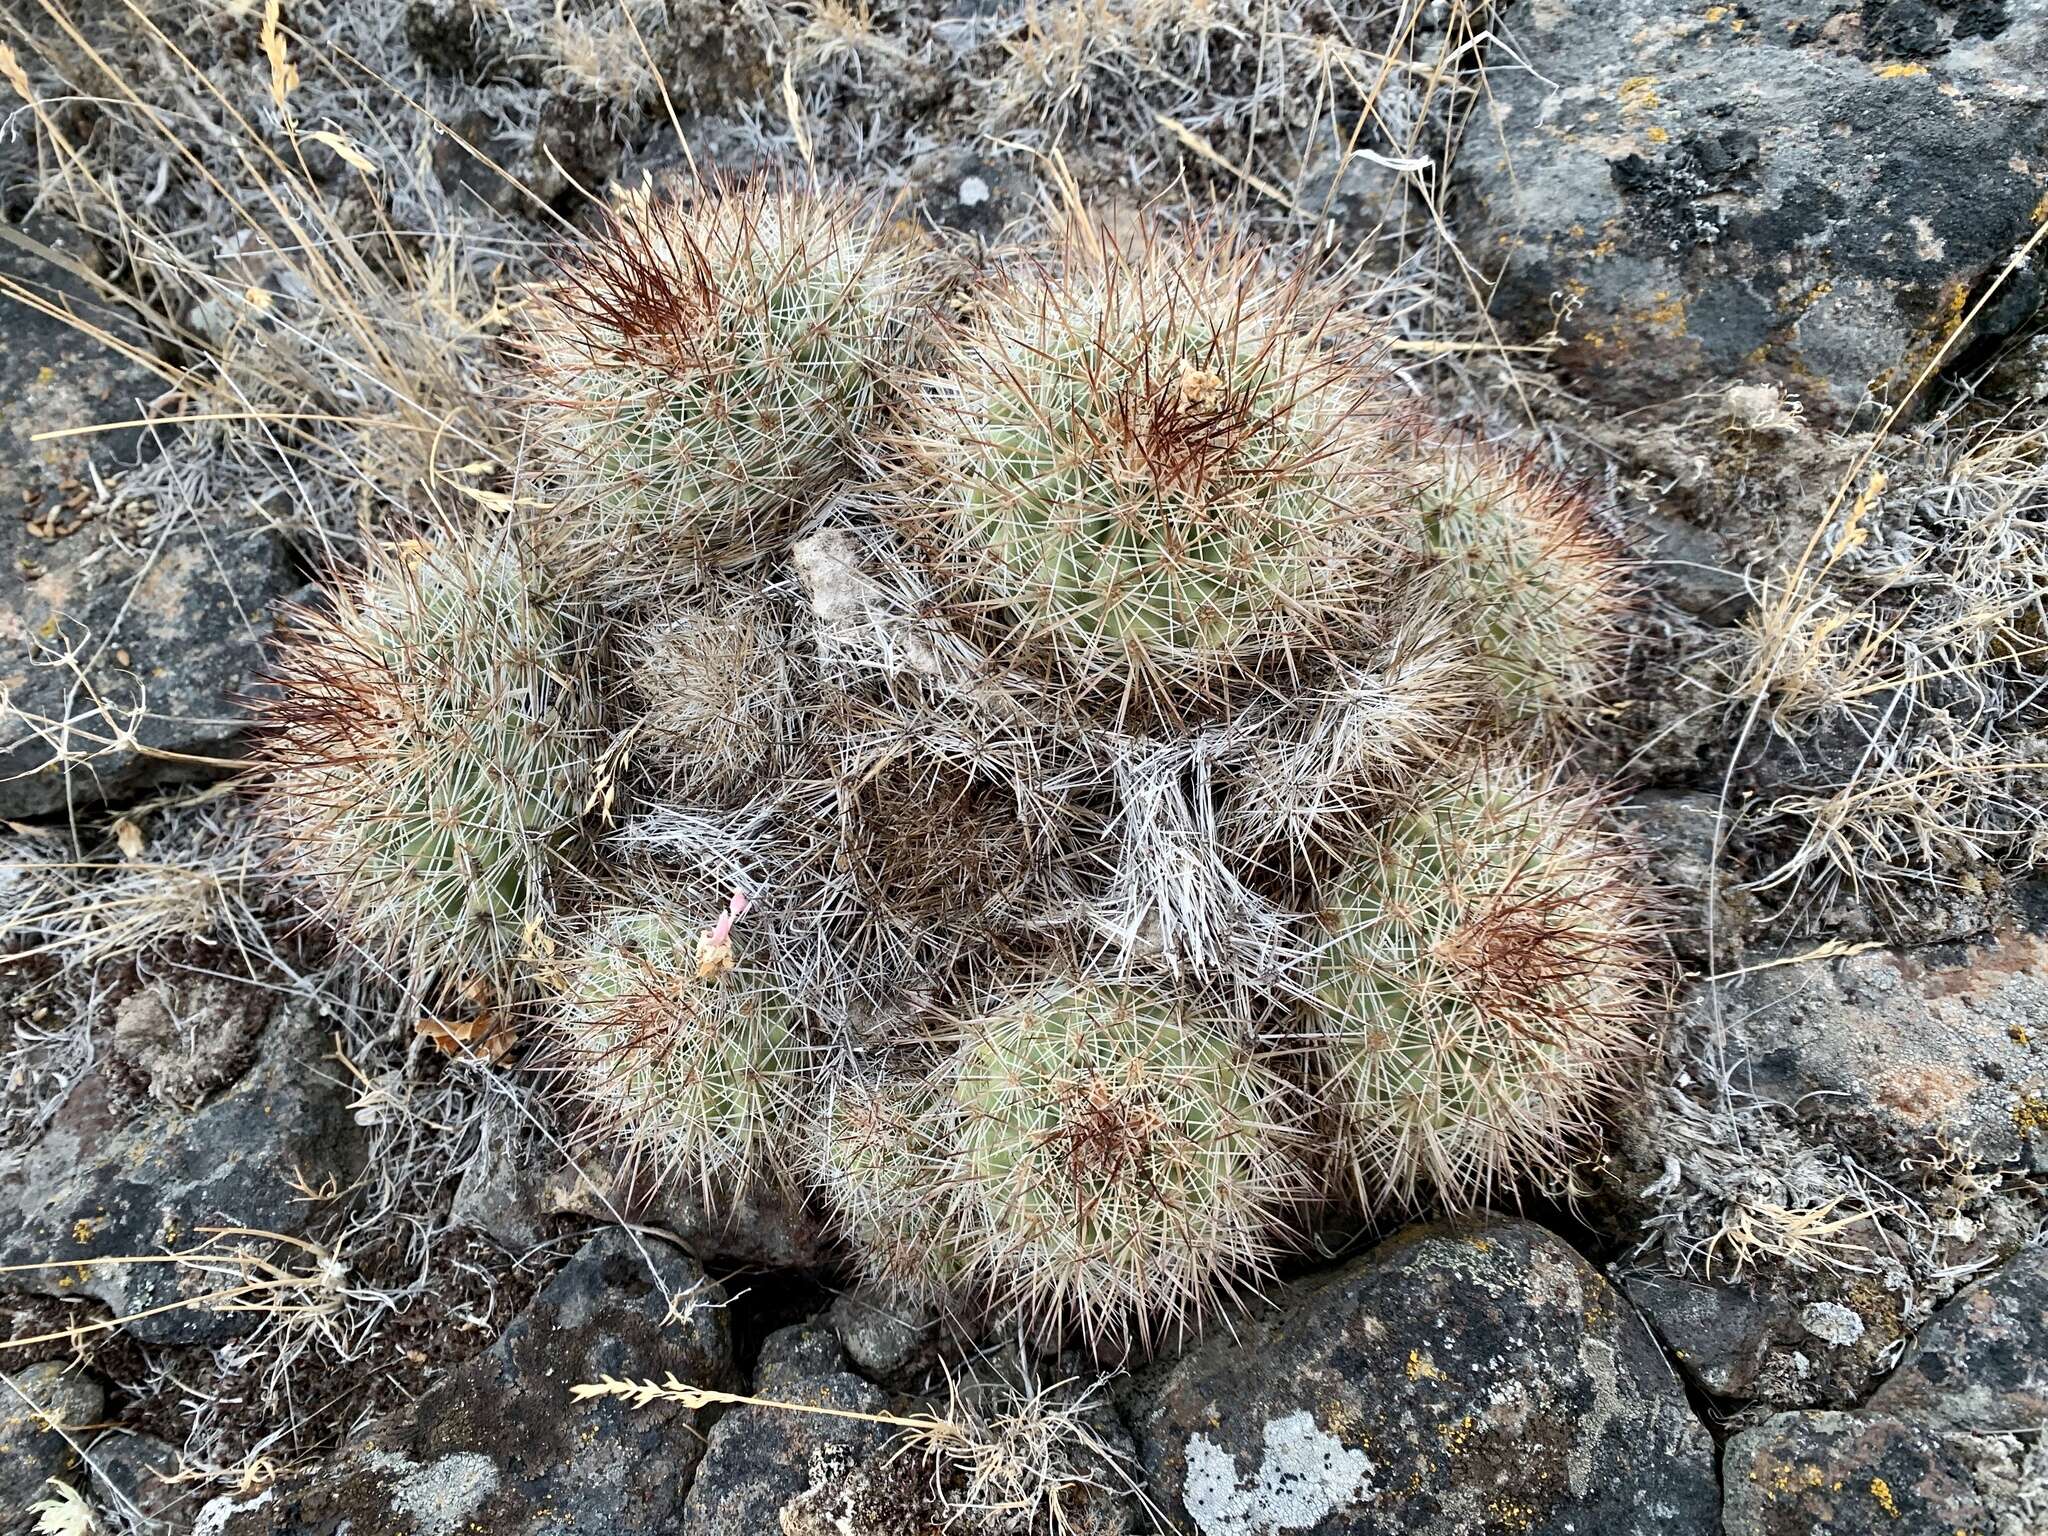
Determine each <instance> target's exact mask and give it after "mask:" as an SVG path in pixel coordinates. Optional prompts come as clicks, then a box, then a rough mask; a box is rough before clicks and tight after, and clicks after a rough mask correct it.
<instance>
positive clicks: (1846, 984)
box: [1696, 900, 2048, 1167]
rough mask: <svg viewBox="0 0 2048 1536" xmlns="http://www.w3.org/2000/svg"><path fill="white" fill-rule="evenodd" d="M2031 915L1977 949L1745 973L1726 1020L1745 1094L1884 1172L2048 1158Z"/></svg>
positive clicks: (1881, 954) (2035, 912)
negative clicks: (1821, 1128)
mask: <svg viewBox="0 0 2048 1536" xmlns="http://www.w3.org/2000/svg"><path fill="white" fill-rule="evenodd" d="M2029 906H2030V907H2031V908H2032V911H2031V912H2030V915H2029V916H2028V918H2027V919H2026V920H2025V921H2023V922H2015V923H2013V924H2011V925H2009V926H2007V927H2006V928H2004V929H2002V930H2001V931H1999V932H1998V933H1996V934H1995V935H1993V936H1992V937H1990V938H1989V939H1987V940H1985V941H1983V942H1981V943H1977V944H1972V945H1969V946H1961V945H1943V946H1936V947H1931V948H1926V949H1917V950H1912V951H1901V950H1889V949H1886V950H1873V951H1869V952H1867V953H1864V954H1856V955H1849V956H1846V957H1842V958H1838V959H1831V960H1817V961H1812V962H1809V963H1805V964H1790V965H1778V966H1773V967H1771V968H1770V969H1767V970H1756V971H1753V972H1752V973H1751V974H1749V975H1747V976H1744V977H1742V978H1741V979H1740V980H1738V981H1736V982H1735V983H1734V984H1732V985H1730V986H1728V987H1727V988H1726V989H1725V991H1724V995H1723V1000H1722V1007H1721V1017H1722V1018H1723V1019H1724V1020H1726V1021H1727V1024H1728V1028H1729V1031H1730V1041H1731V1046H1732V1048H1733V1050H1734V1051H1735V1052H1737V1053H1740V1055H1741V1057H1742V1058H1743V1062H1744V1071H1745V1073H1746V1077H1745V1086H1747V1087H1748V1088H1750V1089H1751V1090H1752V1091H1754V1092H1755V1093H1757V1094H1759V1095H1760V1096H1762V1097H1765V1098H1772V1099H1776V1100H1778V1101H1779V1102H1781V1103H1784V1104H1787V1105H1793V1106H1795V1107H1796V1108H1797V1110H1798V1112H1799V1113H1800V1114H1801V1115H1802V1116H1803V1117H1810V1118H1812V1119H1814V1120H1815V1121H1817V1122H1823V1123H1825V1124H1826V1125H1828V1126H1829V1127H1830V1128H1832V1129H1835V1130H1837V1131H1839V1132H1841V1133H1844V1134H1846V1135H1848V1136H1849V1137H1850V1138H1851V1139H1852V1140H1860V1141H1862V1142H1864V1143H1865V1144H1866V1145H1868V1146H1869V1147H1870V1148H1871V1149H1872V1150H1873V1152H1874V1153H1875V1154H1876V1155H1874V1156H1873V1157H1872V1162H1873V1165H1874V1166H1878V1167H1900V1166H1903V1165H1904V1163H1905V1162H1906V1161H1907V1160H1908V1159H1911V1158H1914V1157H1924V1156H1926V1155H1928V1154H1930V1153H1932V1152H1935V1151H1936V1150H1938V1149H1940V1148H1948V1149H1953V1150H1954V1151H1957V1152H1961V1153H1964V1154H1967V1155H1968V1157H1969V1158H1970V1159H1971V1161H1973V1162H1978V1163H1990V1164H2002V1163H2012V1162H2016V1161H2021V1160H2023V1159H2026V1158H2028V1157H2030V1156H2033V1157H2040V1156H2043V1155H2044V1154H2048V938H2044V937H2043V933H2044V931H2048V924H2044V922H2043V921H2042V918H2043V916H2044V914H2043V913H2042V912H2041V911H2040V910H2039V909H2040V903H2039V902H2038V900H2036V901H2032V902H2030V903H2029ZM1696 1002H1697V1004H1698V1005H1699V1006H1705V999H1704V997H1703V995H1702V996H1700V997H1698V998H1696Z"/></svg>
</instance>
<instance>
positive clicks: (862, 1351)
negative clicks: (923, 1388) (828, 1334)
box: [829, 1289, 938, 1388]
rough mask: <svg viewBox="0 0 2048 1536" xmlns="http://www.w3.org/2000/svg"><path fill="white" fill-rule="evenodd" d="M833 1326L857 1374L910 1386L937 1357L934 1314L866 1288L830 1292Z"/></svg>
mask: <svg viewBox="0 0 2048 1536" xmlns="http://www.w3.org/2000/svg"><path fill="white" fill-rule="evenodd" d="M829 1317H830V1320H831V1323H832V1332H833V1333H834V1334H835V1335H837V1337H838V1339H839V1342H840V1344H841V1345H842V1346H843V1347H844V1348H845V1350H846V1353H847V1355H848V1357H849V1358H851V1359H852V1361H853V1363H854V1365H855V1366H857V1367H858V1368H859V1369H860V1372H861V1374H862V1375H864V1376H866V1377H868V1378H869V1379H870V1380H872V1381H878V1382H882V1383H884V1384H885V1385H888V1386H895V1387H904V1388H909V1387H912V1386H915V1385H917V1380H916V1378H917V1377H918V1376H919V1375H921V1374H922V1373H923V1372H924V1371H925V1370H926V1369H928V1368H929V1367H930V1366H931V1365H932V1364H933V1363H934V1362H935V1361H936V1360H937V1358H938V1350H937V1347H936V1346H937V1343H938V1318H937V1317H936V1316H934V1315H933V1314H931V1313H929V1312H926V1311H922V1310H920V1309H918V1308H915V1307H909V1306H905V1305H904V1304H903V1303H901V1302H897V1301H892V1300H890V1299H888V1298H886V1297H882V1296H876V1295H872V1294H870V1293H869V1292H867V1291H865V1290H858V1289H856V1290H851V1291H846V1292H843V1293H841V1294H840V1295H839V1296H836V1297H834V1298H833V1301H832V1310H831V1312H830V1314H829Z"/></svg>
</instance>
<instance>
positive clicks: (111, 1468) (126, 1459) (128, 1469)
mask: <svg viewBox="0 0 2048 1536" xmlns="http://www.w3.org/2000/svg"><path fill="white" fill-rule="evenodd" d="M91 1453H92V1462H93V1466H94V1467H95V1468H96V1469H97V1470H98V1472H99V1473H100V1478H96V1479H95V1480H94V1481H95V1487H94V1490H93V1492H94V1494H95V1496H96V1502H97V1503H98V1504H99V1505H100V1506H101V1507H102V1508H103V1509H105V1508H109V1507H111V1508H114V1509H119V1510H123V1511H124V1512H125V1511H126V1510H130V1509H132V1510H133V1512H134V1513H135V1514H137V1515H140V1516H141V1517H142V1520H143V1521H144V1522H146V1523H145V1524H144V1525H143V1528H142V1529H143V1532H144V1536H168V1533H171V1532H178V1531H186V1530H189V1529H190V1528H191V1525H192V1517H193V1514H194V1513H195V1512H196V1511H197V1509H198V1507H199V1503H200V1499H201V1497H202V1496H201V1495H198V1494H197V1493H196V1492H195V1491H194V1489H193V1488H192V1486H191V1484H189V1483H174V1482H170V1481H168V1479H169V1478H171V1477H173V1476H175V1475H176V1474H177V1472H178V1471H179V1470H180V1468H181V1466H182V1465H183V1462H182V1459H181V1458H180V1456H179V1454H178V1449H177V1447H176V1446H173V1445H170V1444H168V1443H166V1442H165V1441H162V1440H159V1439H157V1438H156V1437H155V1436H154V1435H137V1434H130V1433H128V1432H127V1431H125V1430H110V1431H108V1432H107V1433H106V1434H104V1435H102V1436H100V1438H99V1439H97V1440H95V1441H93V1443H92V1447H91ZM106 1484H112V1485H113V1486H112V1489H111V1490H109V1489H108V1488H107V1487H106V1486H105V1485H106ZM123 1499H125V1500H126V1501H127V1504H126V1505H123V1504H122V1503H121V1502H120V1501H121V1500H123Z"/></svg>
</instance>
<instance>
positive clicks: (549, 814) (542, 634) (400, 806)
mask: <svg viewBox="0 0 2048 1536" xmlns="http://www.w3.org/2000/svg"><path fill="white" fill-rule="evenodd" d="M331 592H332V599H331V602H330V603H329V605H328V606H326V607H324V608H317V609H315V608H301V609H297V610H295V611H294V612H293V613H292V614H291V615H290V618H289V627H288V628H287V629H286V630H285V632H284V635H283V639H282V641H281V643H280V645H279V647H278V650H277V652H276V656H275V661H274V664H273V668H272V676H273V678H274V680H275V681H276V683H277V685H278V687H279V690H280V698H279V700H278V702H276V703H275V704H273V705H272V706H271V707H270V711H269V718H270V721H271V723H272V727H273V728H272V729H271V731H270V732H269V733H268V737H267V741H266V744H265V746H264V749H263V752H262V759H263V762H264V766H265V768H266V777H267V782H268V785H269V789H270V793H269V794H268V796H267V797H266V799H265V802H264V803H265V806H266V808H267V811H268V814H269V816H270V818H271V820H272V822H273V824H274V825H275V826H276V827H277V830H278V832H279V851H280V855H281V857H282V859H283V861H284V863H285V866H286V867H287V869H288V870H290V871H291V872H293V873H295V874H298V875H302V876H305V877H307V878H308V879H309V880H310V882H311V884H312V885H313V887H314V888H315V889H316V890H317V891H318V892H319V894H320V897H321V899H322V900H323V901H324V903H325V904H326V906H327V907H328V909H329V911H330V913H331V914H332V917H333V919H334V921H335V923H336V925H337V926H338V927H339V928H341V929H342V930H343V931H344V932H346V933H348V934H349V935H350V936H351V937H353V938H354V939H355V940H356V941H357V942H359V943H361V944H362V945H363V946H364V947H365V948H367V949H368V950H370V951H371V952H372V953H373V954H375V955H377V956H378V957H379V958H380V959H382V960H385V961H388V962H396V963H397V964H398V965H399V967H400V968H401V970H402V971H403V972H404V973H406V974H407V975H409V976H411V977H413V978H417V979H420V980H422V981H425V980H428V979H432V980H434V981H436V982H438V983H439V984H442V985H447V986H456V987H468V986H472V985H476V984H484V985H490V986H498V985H502V984H503V983H505V982H506V981H507V980H508V979H509V977H510V976H511V973H512V971H513V969H514V966H515V962H516V961H517V960H518V959H519V957H520V955H521V954H522V952H523V951H524V950H525V949H527V948H528V947H529V946H530V943H531V939H532V934H533V930H534V929H535V927H536V925H537V924H539V923H540V922H541V921H542V920H543V919H544V918H545V917H546V915H547V914H548V912H549V910H550V906H549V897H548V879H549V874H550V864H551V862H552V861H553V860H554V859H555V858H556V857H557V856H558V855H559V854H560V853H561V852H562V850H563V847H564V845H565V843H566V842H567V841H568V840H569V838H570V837H571V835H572V834H573V832H574V829H575V826H576V823H577V822H578V820H579V819H580V817H581V814H582V811H583V807H584V803H585V800H586V797H587V787H586V786H587V784H588V782H589V774H588V764H587V754H588V752H589V742H588V740H587V736H588V733H589V731H590V729H591V711H590V709H589V707H588V705H587V704H586V702H585V701H584V700H583V698H582V697H581V695H580V693H579V691H578V687H577V684H576V681H575V679H576V677H577V676H578V672H579V663H578V659H577V657H576V655H575V654H574V652H573V650H572V648H571V646H570V643H569V641H568V639H567V637H566V635H565V634H564V632H563V629H562V627H561V625H560V623H559V622H558V620H557V619H556V618H555V616H554V615H553V614H551V613H550V612H549V611H547V610H546V609H545V608H544V607H543V606H542V605H541V604H540V603H538V602H537V601H536V600H535V598H534V595H533V593H532V591H531V589H530V588H529V586H528V584H527V579H526V574H525V571H524V569H523V567H522V563H521V559H520V555H519V551H518V550H517V549H516V548H515V547H514V546H513V544H512V543H511V542H510V541H509V540H507V539H505V538H503V537H502V536H500V537H497V538H495V539H486V540H484V541H481V542H472V541H469V540H458V539H454V538H449V539H445V540H442V541H439V542H435V543H431V544H430V543H425V542H421V541H417V540H413V541H407V542H405V543H401V544H398V545H395V546H388V547H386V546H372V547H371V549H370V550H369V552H368V555H367V563H366V564H365V566H364V568H363V569H362V570H361V571H360V572H359V573H357V574H356V575H354V576H353V577H351V578H348V579H345V580H339V581H336V582H335V583H334V584H333V585H332V587H331Z"/></svg>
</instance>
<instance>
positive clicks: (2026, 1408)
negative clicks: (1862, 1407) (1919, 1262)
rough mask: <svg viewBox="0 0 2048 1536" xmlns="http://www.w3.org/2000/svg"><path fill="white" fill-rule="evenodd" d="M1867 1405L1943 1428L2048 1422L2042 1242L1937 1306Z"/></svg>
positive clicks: (2047, 1310) (2047, 1264) (2047, 1303)
mask: <svg viewBox="0 0 2048 1536" xmlns="http://www.w3.org/2000/svg"><path fill="white" fill-rule="evenodd" d="M1870 1406H1871V1407H1872V1408H1873V1409H1874V1410H1878V1411H1881V1412H1884V1413H1889V1414H1893V1415H1896V1416H1898V1417H1900V1418H1911V1419H1915V1420H1917V1421H1919V1422H1921V1423H1926V1424H1933V1425H1937V1426H1939V1427H1941V1428H1945V1429H1960V1430H1978V1431H1999V1432H2002V1433H2011V1434H2023V1433H2031V1432H2035V1431H2038V1430H2039V1429H2040V1428H2041V1427H2042V1426H2043V1425H2048V1248H2025V1249H2022V1250H2021V1251H2020V1252H2019V1253H2017V1254H2015V1255H2014V1256H2013V1257H2012V1258H2011V1259H2009V1260H2007V1261H2006V1263H2005V1265H2004V1266H2003V1267H2002V1268H2000V1269H1998V1270H1997V1271H1995V1272H1994V1273H1992V1274H1991V1275H1989V1276H1987V1277H1986V1278H1984V1279H1982V1280H1979V1281H1978V1282H1977V1283H1976V1284H1974V1285H1972V1286H1970V1287H1969V1288H1968V1289H1967V1290H1965V1291H1963V1292H1962V1294H1960V1295H1959V1296H1957V1297H1956V1298H1955V1300H1953V1301H1951V1302H1950V1303H1949V1304H1948V1305H1947V1306H1945V1307H1943V1308H1942V1309H1941V1310H1940V1311H1939V1312H1937V1313H1935V1315H1934V1320H1933V1321H1932V1322H1930V1323H1929V1324H1928V1325H1927V1326H1926V1327H1925V1328H1923V1329H1921V1330H1920V1335H1919V1337H1918V1338H1916V1339H1915V1340H1914V1341H1913V1348H1912V1350H1911V1351H1910V1352H1909V1353H1908V1354H1907V1355H1906V1358H1905V1359H1904V1360H1903V1361H1902V1362H1900V1365H1899V1368H1898V1370H1897V1371H1895V1372H1894V1373H1893V1374H1892V1377H1891V1379H1890V1380H1888V1381H1887V1382H1885V1384H1884V1385H1883V1386H1882V1387H1880V1388H1878V1390H1877V1394H1876V1396H1874V1397H1873V1398H1872V1399H1871V1401H1870Z"/></svg>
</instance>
